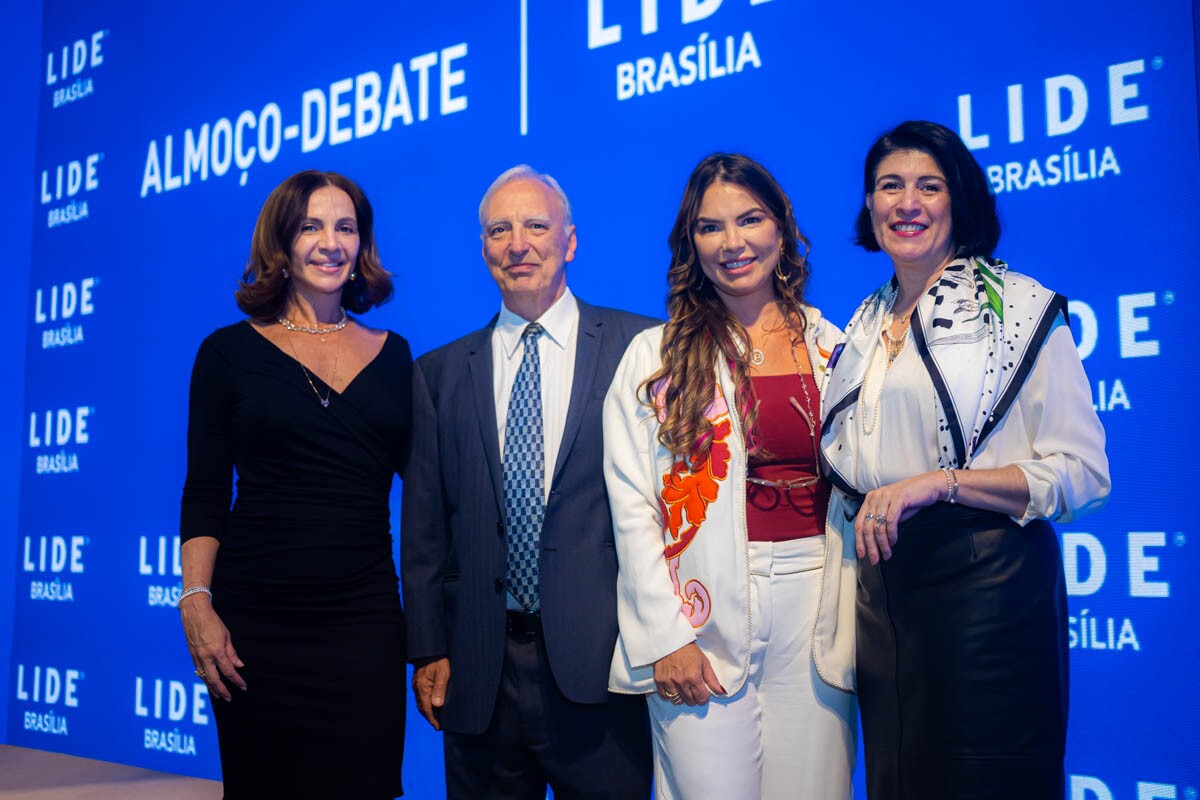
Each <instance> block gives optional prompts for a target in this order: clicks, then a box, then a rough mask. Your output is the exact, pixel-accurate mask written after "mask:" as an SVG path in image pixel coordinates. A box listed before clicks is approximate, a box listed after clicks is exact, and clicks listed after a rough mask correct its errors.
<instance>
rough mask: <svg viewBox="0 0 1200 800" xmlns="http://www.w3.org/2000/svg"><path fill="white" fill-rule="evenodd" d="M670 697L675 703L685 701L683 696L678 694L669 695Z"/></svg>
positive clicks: (678, 703)
mask: <svg viewBox="0 0 1200 800" xmlns="http://www.w3.org/2000/svg"><path fill="white" fill-rule="evenodd" d="M669 699H670V701H671V702H672V703H674V704H675V705H680V704H681V703H683V698H682V697H680V696H679V695H677V694H673V695H669Z"/></svg>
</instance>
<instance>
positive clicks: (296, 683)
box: [180, 322, 412, 800]
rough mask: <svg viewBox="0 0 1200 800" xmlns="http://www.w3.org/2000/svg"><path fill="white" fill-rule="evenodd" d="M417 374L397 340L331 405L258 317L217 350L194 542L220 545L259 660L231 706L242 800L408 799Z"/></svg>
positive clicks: (229, 790)
mask: <svg viewBox="0 0 1200 800" xmlns="http://www.w3.org/2000/svg"><path fill="white" fill-rule="evenodd" d="M312 380H313V383H314V384H316V388H317V389H318V390H320V392H321V395H322V396H324V395H325V392H326V391H327V390H328V387H327V386H326V385H325V384H324V383H322V382H321V381H320V380H319V379H318V378H317V377H316V376H315V375H314V376H312ZM411 382H412V355H411V353H410V351H409V347H408V343H407V342H406V341H405V340H404V339H403V338H402V337H400V336H398V335H396V334H394V333H389V334H388V336H387V339H386V341H385V343H384V345H383V349H382V350H381V351H380V353H379V354H378V355H377V356H376V357H375V359H374V360H372V361H371V362H370V363H368V364H367V366H366V367H364V368H363V370H362V372H360V373H359V375H358V376H357V377H356V378H355V379H354V380H353V381H352V382H351V383H350V385H349V386H348V387H346V390H345V391H344V392H342V393H341V394H338V393H336V392H334V393H333V394H332V397H331V399H330V403H329V406H328V407H327V408H322V406H321V403H320V401H319V400H318V398H317V396H316V394H315V393H314V391H313V388H312V387H311V386H309V383H308V380H307V379H306V378H305V375H304V373H303V371H302V370H301V367H300V364H299V363H298V362H297V361H296V360H295V359H293V358H292V357H290V356H289V355H287V354H286V353H284V352H283V351H282V350H280V349H279V348H278V347H276V346H275V345H274V344H272V343H271V342H270V341H269V340H268V339H266V338H265V337H264V336H262V334H260V333H258V332H257V331H255V330H254V329H253V327H251V325H250V324H249V323H247V322H241V323H238V324H236V325H231V326H229V327H226V328H221V329H220V330H218V331H216V332H215V333H213V334H212V335H210V336H209V337H208V338H207V339H205V340H204V343H203V344H201V346H200V350H199V353H198V354H197V356H196V363H195V367H194V368H193V371H192V385H191V400H190V410H189V417H188V471H187V482H186V484H185V486H184V491H183V507H182V515H181V516H182V520H181V525H180V536H181V538H182V539H183V540H185V541H186V540H187V539H189V538H192V537H195V536H215V537H217V538H219V539H220V543H221V544H220V549H219V550H218V553H217V560H216V566H215V570H214V574H213V583H212V590H213V605H214V608H215V609H216V612H217V613H218V614H219V615H220V617H221V619H222V621H223V622H224V623H225V625H226V627H228V628H229V631H230V637H231V639H232V642H233V646H234V648H235V649H236V650H237V653H238V655H239V656H240V657H241V659H242V661H244V662H245V664H246V666H245V667H244V668H243V669H241V670H239V672H240V673H241V675H242V677H243V678H245V680H246V684H247V686H248V689H247V691H246V692H240V691H238V689H237V688H236V687H231V692H232V693H233V700H232V701H231V702H229V703H226V702H223V701H221V700H219V699H214V701H213V710H214V714H215V717H216V722H217V737H218V741H219V743H220V749H221V770H222V773H223V778H224V782H225V798H226V800H242V798H253V800H261V798H273V797H287V798H363V799H364V800H366V799H368V798H391V797H394V796H396V795H399V794H401V783H400V764H401V759H402V756H403V748H404V710H405V684H406V679H405V646H404V639H405V632H404V617H403V612H402V611H401V608H400V600H399V593H398V587H397V580H396V569H395V565H394V563H393V560H392V540H391V535H390V529H389V518H390V515H389V509H388V494H389V491H390V489H391V485H392V476H393V475H395V474H396V473H397V472H398V471H400V470H401V468H402V467H403V463H404V460H405V459H406V457H407V452H408V444H409V439H410V426H411V413H410V412H411V401H410V395H411V392H410V387H411ZM235 469H236V474H237V493H236V497H237V499H236V502H234V503H233V507H232V510H230V501H231V495H232V492H231V488H232V483H233V480H232V478H233V474H234V470H235Z"/></svg>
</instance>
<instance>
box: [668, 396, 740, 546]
mask: <svg viewBox="0 0 1200 800" xmlns="http://www.w3.org/2000/svg"><path fill="white" fill-rule="evenodd" d="M732 430H733V425H732V423H731V422H730V421H729V418H728V417H726V418H725V419H723V420H720V421H719V422H717V423H716V424H715V425H713V443H712V448H711V449H710V450H709V454H708V458H707V459H705V461H704V462H703V463H701V464H700V465H699V466H698V467H697V468H695V469H689V468H688V465H687V461H686V460H685V459H680V460H679V461H677V462H675V464H674V465H672V467H671V471H670V472H668V473H667V474H666V475H664V476H663V488H662V492H660V495H659V496H660V504H661V507H662V508H663V511H664V513H663V520H664V522H665V523H666V528H667V531H668V532H669V533H670V534H671V539H672V544H670V545H668V546H667V548H666V551H665V555H666V557H667V558H669V559H670V558H675V557H677V556H678V555H679V554H680V553H682V552H683V551H684V550H686V549H687V547H688V545H690V544H691V543H692V540H693V539H695V538H696V534H697V533H698V532H699V530H700V526H701V525H702V524H703V523H704V520H705V519H706V518H707V516H708V506H709V504H710V503H712V502H713V501H714V500H716V499H717V491H718V489H719V488H720V485H719V483H718V482H719V481H723V480H725V479H726V478H727V477H729V460H730V458H731V453H730V450H729V445H728V444H727V442H726V440H727V439H728V438H729V434H730V433H731V432H732Z"/></svg>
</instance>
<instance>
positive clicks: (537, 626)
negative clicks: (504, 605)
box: [504, 611, 542, 637]
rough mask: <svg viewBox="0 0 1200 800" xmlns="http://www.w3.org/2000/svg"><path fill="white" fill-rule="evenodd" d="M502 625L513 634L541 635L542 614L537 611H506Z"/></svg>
mask: <svg viewBox="0 0 1200 800" xmlns="http://www.w3.org/2000/svg"><path fill="white" fill-rule="evenodd" d="M504 627H505V630H507V631H508V633H509V634H510V635H513V636H527V637H528V636H541V635H542V615H541V614H540V613H538V612H537V611H534V612H533V613H532V614H529V613H526V612H524V611H506V612H505V613H504Z"/></svg>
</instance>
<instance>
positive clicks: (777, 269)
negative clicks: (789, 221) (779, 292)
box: [775, 242, 788, 285]
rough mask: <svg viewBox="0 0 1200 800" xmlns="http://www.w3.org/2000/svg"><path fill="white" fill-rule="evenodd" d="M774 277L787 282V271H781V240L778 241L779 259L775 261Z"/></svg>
mask: <svg viewBox="0 0 1200 800" xmlns="http://www.w3.org/2000/svg"><path fill="white" fill-rule="evenodd" d="M775 277H776V278H778V279H779V280H781V281H783V283H784V284H785V285H786V284H787V282H788V276H787V273H786V272H784V271H783V242H780V243H779V261H777V262H776V263H775Z"/></svg>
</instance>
